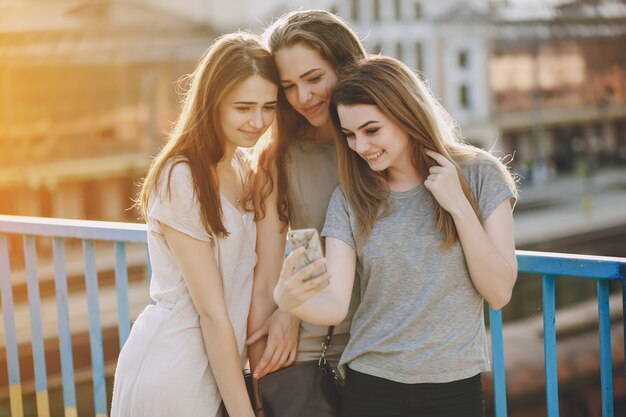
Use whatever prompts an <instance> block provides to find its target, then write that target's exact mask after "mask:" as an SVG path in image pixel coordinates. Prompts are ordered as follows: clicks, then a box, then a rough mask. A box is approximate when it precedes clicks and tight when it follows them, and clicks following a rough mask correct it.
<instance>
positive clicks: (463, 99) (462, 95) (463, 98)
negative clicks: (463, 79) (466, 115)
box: [459, 84, 470, 109]
mask: <svg viewBox="0 0 626 417" xmlns="http://www.w3.org/2000/svg"><path fill="white" fill-rule="evenodd" d="M459 103H460V104H461V107H463V108H464V109H469V108H470V98H469V88H468V87H467V85H465V84H463V85H462V86H461V87H459Z"/></svg>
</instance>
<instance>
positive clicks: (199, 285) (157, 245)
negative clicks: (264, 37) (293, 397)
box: [111, 34, 278, 417]
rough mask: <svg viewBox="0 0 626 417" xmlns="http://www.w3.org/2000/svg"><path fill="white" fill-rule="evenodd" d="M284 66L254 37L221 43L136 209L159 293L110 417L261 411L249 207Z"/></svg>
mask: <svg viewBox="0 0 626 417" xmlns="http://www.w3.org/2000/svg"><path fill="white" fill-rule="evenodd" d="M277 94H278V73H277V70H276V67H275V64H274V61H273V58H272V56H271V55H270V53H269V51H268V50H267V49H265V48H264V47H263V46H262V44H261V43H260V41H259V40H258V39H257V38H255V37H253V36H252V35H247V34H232V35H226V36H223V37H221V38H219V39H218V40H216V41H215V43H213V45H211V47H210V48H209V49H208V51H207V52H206V54H205V55H204V57H203V59H202V61H201V62H200V64H199V66H198V68H197V69H196V71H195V72H194V74H193V76H192V78H191V87H190V90H189V91H188V93H187V95H186V98H185V101H184V105H183V110H182V113H181V115H180V117H179V119H178V122H177V124H176V126H175V128H174V131H173V133H172V134H171V137H170V139H169V142H168V143H167V145H166V146H165V147H164V148H163V150H162V151H161V152H160V153H159V155H158V156H157V158H156V159H155V160H154V162H153V163H152V166H151V167H150V171H149V172H148V175H147V177H146V179H145V181H144V183H143V187H142V190H141V194H140V196H139V201H138V205H139V207H140V208H141V210H142V213H143V217H144V218H145V220H146V222H147V223H148V248H149V252H150V259H151V261H152V281H151V284H150V295H151V297H152V298H153V299H154V300H155V301H156V303H155V304H154V305H151V306H148V307H146V309H145V310H144V311H143V313H141V315H140V316H139V317H138V318H137V321H136V322H135V323H134V325H133V328H132V331H131V334H130V337H129V338H128V341H127V342H126V344H125V345H124V347H123V349H122V351H121V353H120V357H119V360H118V364H117V369H116V373H115V387H114V392H113V405H112V411H111V415H112V416H116V417H121V416H129V417H130V416H132V417H139V416H146V417H147V416H150V417H155V416H186V417H189V416H220V415H221V412H220V410H219V409H220V403H221V402H222V400H223V401H224V404H225V406H226V409H227V410H228V413H229V414H230V415H232V416H248V417H252V416H254V411H253V410H252V406H251V405H250V402H249V401H248V395H247V392H246V387H245V384H244V379H243V375H242V369H243V364H244V361H245V360H246V358H245V345H244V343H245V338H246V320H247V316H248V311H249V305H250V298H251V294H252V274H253V269H254V266H255V262H256V255H255V239H256V228H255V223H254V218H253V217H254V216H253V212H252V211H249V210H247V207H246V205H245V202H246V199H247V197H248V196H249V195H250V193H249V192H248V191H247V190H248V189H249V188H248V184H247V178H248V171H249V165H248V163H247V160H246V159H245V158H244V155H243V153H242V151H241V150H239V149H238V148H239V147H252V146H253V145H255V143H256V142H257V140H258V139H259V137H260V136H261V135H262V134H263V133H264V132H265V131H266V130H267V128H268V127H269V126H270V124H271V123H272V121H273V118H274V113H275V107H276V104H277Z"/></svg>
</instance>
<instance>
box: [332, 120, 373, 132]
mask: <svg viewBox="0 0 626 417" xmlns="http://www.w3.org/2000/svg"><path fill="white" fill-rule="evenodd" d="M372 123H378V120H370V121H369V122H365V123H363V124H362V125H361V126H359V127H357V128H356V130H361V129H364V128H366V127H367V126H369V125H371V124H372ZM341 130H343V131H345V132H350V129H346V128H345V127H343V126H342V127H341Z"/></svg>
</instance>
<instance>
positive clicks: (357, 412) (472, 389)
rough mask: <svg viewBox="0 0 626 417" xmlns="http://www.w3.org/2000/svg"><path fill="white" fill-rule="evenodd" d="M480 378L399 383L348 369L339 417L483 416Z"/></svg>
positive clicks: (478, 376)
mask: <svg viewBox="0 0 626 417" xmlns="http://www.w3.org/2000/svg"><path fill="white" fill-rule="evenodd" d="M484 415H485V408H484V403H483V388H482V383H481V381H480V375H475V376H473V377H471V378H467V379H462V380H459V381H453V382H446V383H442V384H401V383H399V382H393V381H390V380H388V379H384V378H378V377H375V376H371V375H367V374H364V373H361V372H357V371H355V370H352V369H350V368H348V369H347V375H346V385H345V388H344V397H343V405H342V410H341V417H369V416H371V417H447V416H450V417H484Z"/></svg>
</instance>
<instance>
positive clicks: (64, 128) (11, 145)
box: [0, 1, 215, 220]
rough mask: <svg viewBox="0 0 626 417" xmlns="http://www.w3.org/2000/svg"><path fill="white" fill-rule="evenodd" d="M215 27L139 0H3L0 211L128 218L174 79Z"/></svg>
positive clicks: (175, 103) (168, 114)
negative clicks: (13, 0)
mask: <svg viewBox="0 0 626 417" xmlns="http://www.w3.org/2000/svg"><path fill="white" fill-rule="evenodd" d="M214 37H215V31H214V30H213V29H212V28H211V27H210V26H208V25H207V24H202V23H197V22H193V21H191V20H189V19H185V18H182V17H178V16H176V15H172V14H170V13H167V12H165V11H162V10H160V9H158V8H154V7H152V6H149V5H146V4H143V3H131V2H124V3H122V2H113V1H107V2H75V1H48V2H45V1H44V2H37V3H34V2H33V3H28V2H26V3H23V2H18V3H14V4H8V5H4V6H0V149H1V151H0V213H3V214H19V215H31V216H44V217H64V218H76V219H95V220H135V219H136V217H137V213H135V212H134V211H129V210H127V209H128V208H129V207H130V205H131V204H132V202H131V198H132V197H133V196H134V195H135V194H136V192H137V189H136V184H137V183H138V181H139V179H140V178H141V177H142V176H143V175H144V174H145V172H146V171H147V168H148V166H149V163H150V156H151V155H155V154H156V153H157V151H158V149H159V148H160V146H161V143H162V140H163V138H164V137H165V133H164V132H166V131H168V130H169V129H170V126H171V123H172V122H173V121H174V120H175V118H176V116H177V114H178V111H179V102H180V97H179V96H178V94H177V93H176V81H177V79H178V78H179V77H180V76H181V75H182V74H185V73H189V72H191V71H192V70H193V68H194V67H195V65H196V63H197V61H198V59H199V58H200V56H201V54H202V52H203V51H204V50H205V49H206V48H207V47H208V45H209V44H210V43H211V42H212V40H213V39H214Z"/></svg>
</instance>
